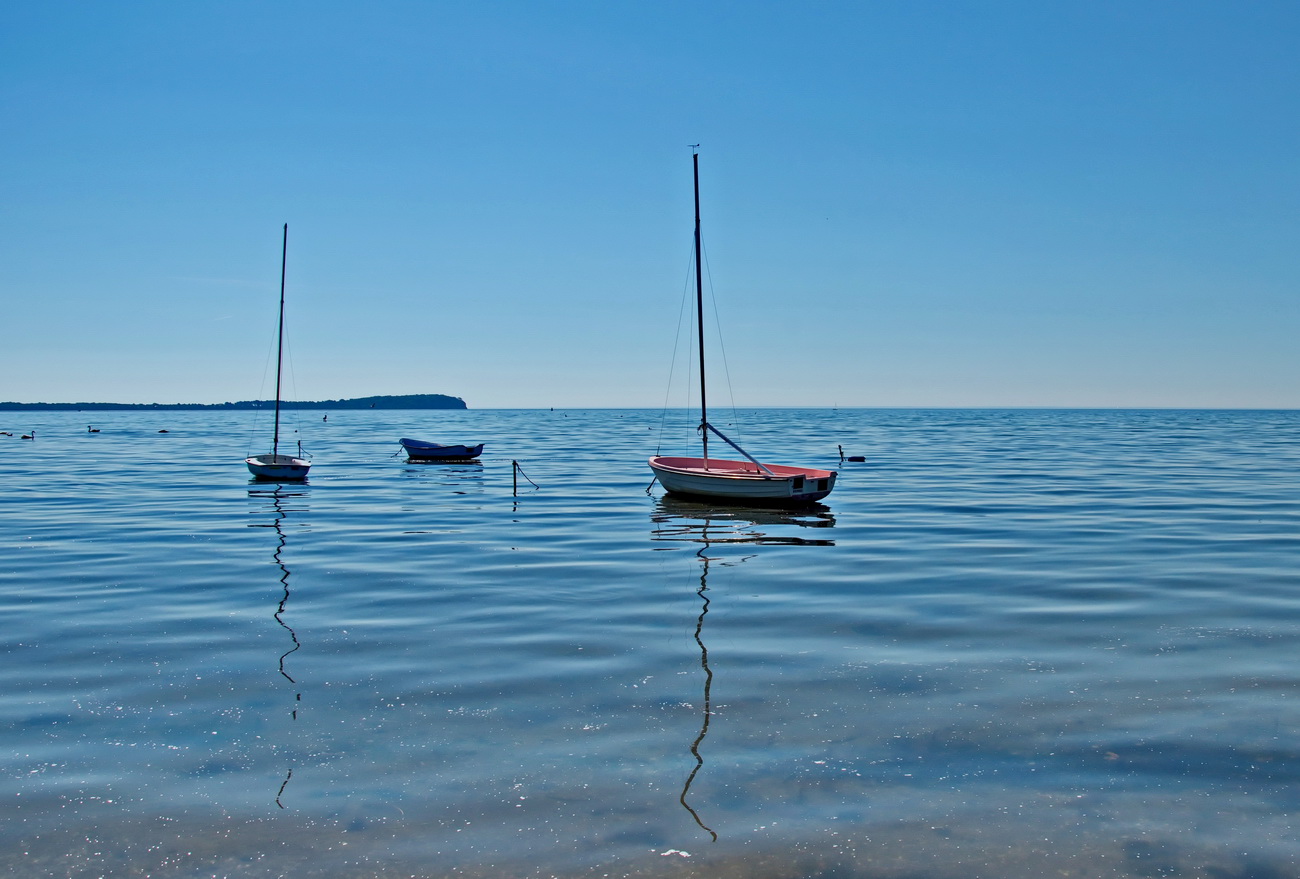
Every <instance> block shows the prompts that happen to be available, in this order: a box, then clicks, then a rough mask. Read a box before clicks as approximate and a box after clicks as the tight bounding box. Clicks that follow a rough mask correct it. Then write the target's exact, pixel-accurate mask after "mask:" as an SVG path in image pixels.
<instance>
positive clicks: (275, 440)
mask: <svg viewBox="0 0 1300 879" xmlns="http://www.w3.org/2000/svg"><path fill="white" fill-rule="evenodd" d="M696 234H697V236H698V232H697V233H696ZM697 240H698V238H697ZM288 258H289V224H288V223H285V224H284V244H283V246H282V247H281V249H280V333H279V338H277V339H276V343H275V433H274V435H273V436H272V439H271V455H272V456H274V455H277V454H279V453H280V370H281V367H282V366H283V364H284V264H285V262H286V261H287V260H288Z"/></svg>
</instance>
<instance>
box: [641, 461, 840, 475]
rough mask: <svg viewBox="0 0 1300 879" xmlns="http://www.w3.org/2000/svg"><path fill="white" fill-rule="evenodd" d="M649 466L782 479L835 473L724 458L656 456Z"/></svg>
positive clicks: (810, 468)
mask: <svg viewBox="0 0 1300 879" xmlns="http://www.w3.org/2000/svg"><path fill="white" fill-rule="evenodd" d="M650 466H651V467H662V468H667V469H671V470H678V471H681V472H686V473H698V474H700V475H701V476H705V475H707V476H734V477H736V478H737V479H746V478H748V479H782V478H787V477H792V476H803V477H805V478H806V479H826V478H829V477H831V476H834V475H835V472H834V471H832V470H818V469H816V468H813V467H787V466H785V465H783V464H764V465H763V466H764V467H766V468H767V471H764V470H762V469H760V468H759V467H758V466H757V465H756V464H754V463H752V462H750V461H729V460H726V459H724V458H671V457H662V456H656V457H653V458H651V459H650Z"/></svg>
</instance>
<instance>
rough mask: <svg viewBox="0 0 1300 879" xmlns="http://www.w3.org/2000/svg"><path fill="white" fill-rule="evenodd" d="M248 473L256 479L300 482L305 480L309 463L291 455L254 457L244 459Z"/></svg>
mask: <svg viewBox="0 0 1300 879" xmlns="http://www.w3.org/2000/svg"><path fill="white" fill-rule="evenodd" d="M244 463H246V464H247V465H248V471H249V472H250V473H252V474H253V476H254V477H256V478H257V479H267V480H278V481H282V482H301V481H302V480H304V479H306V478H307V471H308V470H310V469H311V462H310V461H304V460H303V459H302V458H295V457H294V456H293V455H254V456H253V457H251V458H246V459H245V460H244Z"/></svg>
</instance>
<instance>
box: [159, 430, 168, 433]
mask: <svg viewBox="0 0 1300 879" xmlns="http://www.w3.org/2000/svg"><path fill="white" fill-rule="evenodd" d="M158 432H159V433H166V432H167V431H166V430H160V431H158Z"/></svg>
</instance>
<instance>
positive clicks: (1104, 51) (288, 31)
mask: <svg viewBox="0 0 1300 879" xmlns="http://www.w3.org/2000/svg"><path fill="white" fill-rule="evenodd" d="M1296 33H1300V4H1296V3H1272V2H1259V3H1251V4H1236V3H1228V2H1221V3H1206V2H1194V0H1193V2H1185V0H1179V2H1160V0H1153V2H1140V3H1133V2H1090V3H1082V2H1078V3H1071V2H1061V3H1042V2H998V0H981V2H903V0H897V2H842V3H841V2H828V3H816V2H812V3H797V4H796V3H788V2H779V3H778V2H743V3H742V2H735V3H731V2H707V0H705V2H690V3H687V2H680V3H679V2H653V3H650V2H645V3H621V2H578V0H573V2H472V3H466V2H383V3H375V4H362V3H334V2H319V0H315V2H310V3H308V2H303V3H261V2H258V3H253V2H226V0H223V2H221V3H215V2H186V3H174V2H130V3H99V2H81V3H70V2H58V0H54V2H40V3H35V2H31V3H7V4H2V5H0V119H3V120H4V121H3V124H2V125H0V202H2V203H3V210H0V291H2V295H3V301H4V312H5V320H4V321H3V325H2V326H0V344H3V346H4V350H5V355H6V356H5V358H4V360H5V367H4V369H3V371H0V400H18V401H42V400H43V401H63V402H72V401H88V400H108V401H120V402H222V401H226V400H240V399H249V398H254V397H260V396H265V395H266V394H267V393H268V382H267V379H266V375H267V366H268V355H269V354H270V353H271V346H272V345H273V343H274V333H275V326H274V321H275V302H276V296H277V294H278V282H279V269H280V266H279V261H280V229H281V225H282V224H283V223H286V222H287V223H288V224H289V265H288V299H289V306H288V313H289V317H288V324H289V338H290V351H291V363H292V376H291V380H290V381H289V382H288V385H287V387H288V393H287V396H289V397H291V398H297V399H322V398H337V397H352V396H367V395H371V394H408V393H447V394H454V395H458V396H462V397H464V398H465V400H466V401H467V402H468V403H469V405H470V406H471V407H473V408H487V407H545V406H556V407H561V406H564V407H572V406H650V407H658V406H660V405H663V403H664V402H665V399H669V400H671V401H675V400H677V399H678V397H677V396H675V395H676V394H677V393H678V392H677V391H674V392H673V393H674V396H673V397H667V398H666V392H667V391H668V380H669V373H670V371H671V368H672V354H673V348H674V339H675V334H676V333H677V330H678V317H677V315H678V312H679V309H680V305H681V301H682V295H683V292H684V290H685V288H686V282H687V263H688V259H689V251H690V245H691V228H692V214H691V212H692V206H691V159H690V155H691V151H690V148H689V146H688V145H689V144H694V143H699V144H701V148H700V161H701V174H702V188H703V193H702V201H703V206H702V210H703V225H704V238H705V247H706V252H707V257H708V268H709V273H710V277H711V280H712V289H713V293H714V296H715V297H716V310H717V313H718V315H719V316H720V318H721V322H722V334H723V341H724V344H725V354H726V372H725V373H724V372H723V370H722V368H721V364H720V363H719V364H718V367H717V368H716V369H714V370H713V374H714V375H716V376H717V377H718V379H719V382H722V381H723V380H724V379H725V378H726V375H727V374H729V376H730V390H728V389H727V387H726V386H725V385H720V386H719V387H717V388H715V389H714V390H712V391H711V395H712V396H713V397H715V398H717V399H719V400H722V399H725V400H728V401H730V400H732V399H734V401H735V402H736V403H737V404H738V405H741V406H761V405H776V406H781V405H814V406H823V405H833V404H834V405H839V406H1176V407H1182V406H1189V407H1199V406H1205V407H1218V406H1246V407H1255V406H1259V407H1298V406H1300V354H1297V350H1298V349H1300V345H1298V344H1297V339H1298V337H1300V179H1298V177H1300V173H1298V170H1297V169H1298V167H1300V166H1298V165H1297V157H1298V156H1300V149H1298V148H1297V147H1298V146H1300V144H1298V141H1300V137H1298V136H1297V135H1298V134H1300V112H1298V111H1300V53H1297V52H1296V51H1295V49H1294V37H1295V34H1296ZM713 351H715V352H719V355H720V353H721V352H720V351H719V348H718V346H714V348H713ZM679 355H680V352H679ZM718 360H719V361H720V360H721V356H719V358H718ZM682 375H683V373H682V368H681V367H678V372H677V377H676V381H677V382H678V383H679V384H680V381H681V378H682ZM681 400H682V401H683V402H684V400H685V397H684V396H683V397H681Z"/></svg>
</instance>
